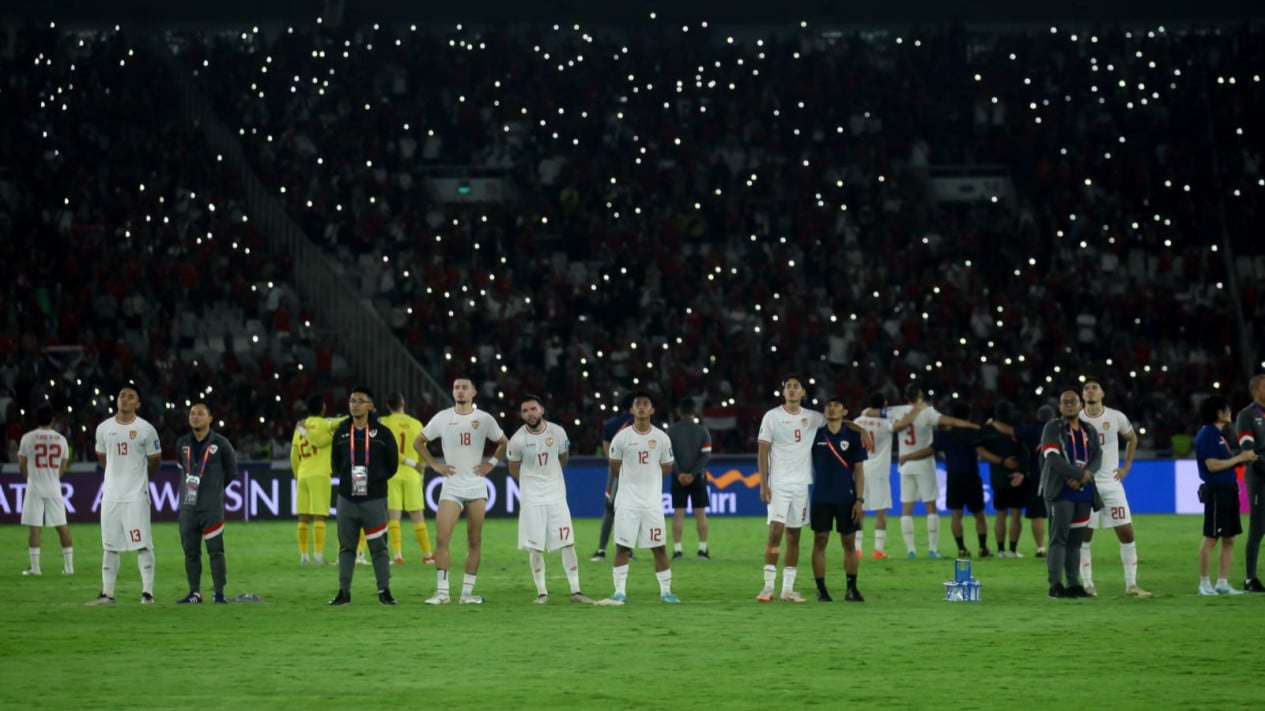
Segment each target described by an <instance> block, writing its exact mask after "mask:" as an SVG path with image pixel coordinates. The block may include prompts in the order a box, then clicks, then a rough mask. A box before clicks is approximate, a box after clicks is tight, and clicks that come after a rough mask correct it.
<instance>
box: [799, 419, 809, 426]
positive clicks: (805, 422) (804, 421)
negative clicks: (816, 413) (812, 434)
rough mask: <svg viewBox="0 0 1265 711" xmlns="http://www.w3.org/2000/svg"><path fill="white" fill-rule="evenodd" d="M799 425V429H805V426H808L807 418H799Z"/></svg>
mask: <svg viewBox="0 0 1265 711" xmlns="http://www.w3.org/2000/svg"><path fill="white" fill-rule="evenodd" d="M799 424H800V426H801V427H807V426H808V418H807V417H801V418H799Z"/></svg>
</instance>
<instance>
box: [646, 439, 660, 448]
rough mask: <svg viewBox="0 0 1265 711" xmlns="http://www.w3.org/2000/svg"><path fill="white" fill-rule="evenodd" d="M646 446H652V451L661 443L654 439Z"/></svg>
mask: <svg viewBox="0 0 1265 711" xmlns="http://www.w3.org/2000/svg"><path fill="white" fill-rule="evenodd" d="M646 444H648V445H650V448H651V449H654V448H655V447H657V446H659V441H658V440H654V439H652V440H650V441H649V442H646Z"/></svg>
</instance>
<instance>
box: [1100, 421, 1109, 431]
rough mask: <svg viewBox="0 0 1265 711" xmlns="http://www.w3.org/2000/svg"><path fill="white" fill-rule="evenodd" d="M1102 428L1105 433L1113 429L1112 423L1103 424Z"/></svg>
mask: <svg viewBox="0 0 1265 711" xmlns="http://www.w3.org/2000/svg"><path fill="white" fill-rule="evenodd" d="M1102 428H1103V431H1106V430H1109V429H1111V423H1110V422H1104V423H1102Z"/></svg>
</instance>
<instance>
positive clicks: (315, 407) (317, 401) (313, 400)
mask: <svg viewBox="0 0 1265 711" xmlns="http://www.w3.org/2000/svg"><path fill="white" fill-rule="evenodd" d="M324 409H325V398H323V397H321V396H320V395H313V396H312V397H309V398H308V399H307V414H308V416H309V417H318V416H320V414H321V410H324Z"/></svg>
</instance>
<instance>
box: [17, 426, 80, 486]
mask: <svg viewBox="0 0 1265 711" xmlns="http://www.w3.org/2000/svg"><path fill="white" fill-rule="evenodd" d="M69 454H70V445H69V444H68V443H67V442H66V438H65V437H63V436H61V433H60V432H58V431H57V430H54V429H52V428H47V429H45V428H41V429H38V430H31V431H30V432H27V433H26V434H24V435H22V441H21V442H19V443H18V456H19V457H22V458H23V459H25V460H26V495H27V496H28V497H44V498H61V467H62V462H63V461H65V460H66V457H67V456H68V455H69Z"/></svg>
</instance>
